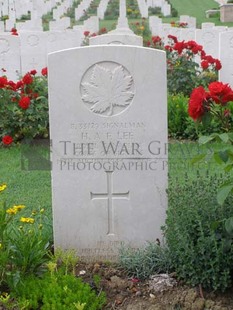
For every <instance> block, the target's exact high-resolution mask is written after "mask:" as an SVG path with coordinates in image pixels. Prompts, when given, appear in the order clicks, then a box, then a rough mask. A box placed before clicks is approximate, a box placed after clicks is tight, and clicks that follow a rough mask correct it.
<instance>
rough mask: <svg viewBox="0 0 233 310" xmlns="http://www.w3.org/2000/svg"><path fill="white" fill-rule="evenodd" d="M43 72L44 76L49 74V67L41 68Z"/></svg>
mask: <svg viewBox="0 0 233 310" xmlns="http://www.w3.org/2000/svg"><path fill="white" fill-rule="evenodd" d="M41 74H42V75H43V76H47V75H48V69H47V67H45V68H43V69H42V70H41Z"/></svg>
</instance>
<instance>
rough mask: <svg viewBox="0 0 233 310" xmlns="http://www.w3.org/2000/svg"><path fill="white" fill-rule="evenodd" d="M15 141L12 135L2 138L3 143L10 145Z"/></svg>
mask: <svg viewBox="0 0 233 310" xmlns="http://www.w3.org/2000/svg"><path fill="white" fill-rule="evenodd" d="M12 142H13V138H12V137H11V136H4V137H3V138H2V143H3V144H5V145H10V144H11V143H12Z"/></svg>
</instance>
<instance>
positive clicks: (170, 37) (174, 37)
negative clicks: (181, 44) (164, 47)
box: [167, 34, 178, 43]
mask: <svg viewBox="0 0 233 310" xmlns="http://www.w3.org/2000/svg"><path fill="white" fill-rule="evenodd" d="M167 37H168V39H171V40H173V41H174V43H177V42H178V40H177V37H176V36H173V35H171V34H169V35H168V36H167Z"/></svg>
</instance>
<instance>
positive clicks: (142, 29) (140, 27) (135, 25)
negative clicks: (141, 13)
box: [130, 19, 151, 41]
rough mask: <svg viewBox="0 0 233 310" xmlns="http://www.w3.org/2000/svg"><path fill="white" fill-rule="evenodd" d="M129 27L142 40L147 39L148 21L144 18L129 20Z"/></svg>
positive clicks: (148, 34) (149, 34)
mask: <svg viewBox="0 0 233 310" xmlns="http://www.w3.org/2000/svg"><path fill="white" fill-rule="evenodd" d="M130 28H131V29H132V30H133V32H134V33H135V34H136V35H138V36H141V37H143V40H144V41H147V40H149V38H150V36H151V32H150V29H149V24H148V21H146V20H145V19H141V20H139V21H137V22H131V23H130Z"/></svg>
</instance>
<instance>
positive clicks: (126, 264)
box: [119, 242, 171, 279]
mask: <svg viewBox="0 0 233 310" xmlns="http://www.w3.org/2000/svg"><path fill="white" fill-rule="evenodd" d="M119 263H120V266H121V267H123V268H124V269H126V270H127V272H128V274H129V276H132V277H136V278H138V279H146V278H149V277H150V276H151V275H153V274H157V273H162V272H168V271H169V270H170V269H171V256H170V252H169V250H168V249H167V248H166V247H162V246H160V245H159V244H157V243H152V242H151V243H148V245H146V246H145V247H144V248H141V249H136V250H135V249H130V248H127V247H122V248H121V249H120V254H119Z"/></svg>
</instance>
